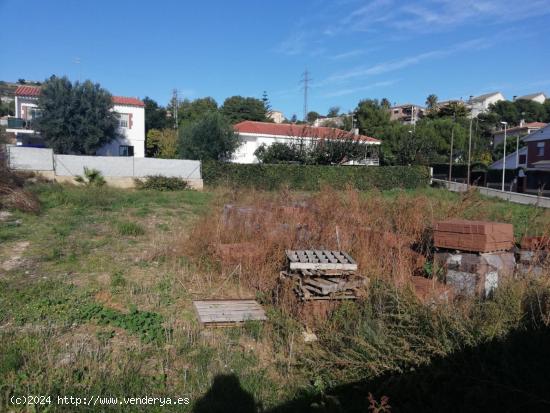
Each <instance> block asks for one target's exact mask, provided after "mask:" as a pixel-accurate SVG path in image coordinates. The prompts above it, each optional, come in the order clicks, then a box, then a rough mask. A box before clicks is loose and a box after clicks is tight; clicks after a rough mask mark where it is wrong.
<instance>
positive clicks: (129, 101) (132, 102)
mask: <svg viewBox="0 0 550 413" xmlns="http://www.w3.org/2000/svg"><path fill="white" fill-rule="evenodd" d="M113 103H114V104H115V105H127V106H141V107H144V106H145V104H144V103H143V102H142V101H141V100H139V99H138V98H127V97H124V96H113Z"/></svg>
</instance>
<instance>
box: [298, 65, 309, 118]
mask: <svg viewBox="0 0 550 413" xmlns="http://www.w3.org/2000/svg"><path fill="white" fill-rule="evenodd" d="M309 75H310V73H309V72H308V70H307V68H306V70H305V72H304V73H303V74H302V80H301V81H300V83H303V84H304V121H307V94H308V89H309V82H311V78H310V77H309Z"/></svg>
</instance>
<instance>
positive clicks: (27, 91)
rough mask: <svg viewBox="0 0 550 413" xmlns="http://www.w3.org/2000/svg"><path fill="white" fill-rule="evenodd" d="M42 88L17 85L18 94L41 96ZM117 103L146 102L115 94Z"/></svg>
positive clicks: (130, 104) (135, 104)
mask: <svg viewBox="0 0 550 413" xmlns="http://www.w3.org/2000/svg"><path fill="white" fill-rule="evenodd" d="M40 91H41V89H40V88H39V87H38V86H17V89H15V95H16V96H40ZM113 103H114V104H115V105H127V106H140V107H143V106H145V104H144V103H143V102H142V101H141V100H139V99H138V98H128V97H124V96H113Z"/></svg>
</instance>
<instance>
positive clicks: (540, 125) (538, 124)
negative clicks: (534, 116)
mask: <svg viewBox="0 0 550 413" xmlns="http://www.w3.org/2000/svg"><path fill="white" fill-rule="evenodd" d="M546 125H548V124H547V123H544V122H525V123H524V124H523V126H514V127H513V128H508V129H507V131H508V132H514V131H518V130H523V129H542V128H544V127H545V126H546ZM501 133H504V129H502V130H498V131H496V132H494V135H499V134H501Z"/></svg>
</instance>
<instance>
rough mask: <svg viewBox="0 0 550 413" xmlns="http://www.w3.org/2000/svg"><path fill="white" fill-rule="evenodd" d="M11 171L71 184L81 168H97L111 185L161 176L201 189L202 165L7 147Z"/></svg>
mask: <svg viewBox="0 0 550 413" xmlns="http://www.w3.org/2000/svg"><path fill="white" fill-rule="evenodd" d="M7 156H8V163H9V166H10V168H11V169H14V170H21V171H34V172H40V173H42V174H43V175H45V176H52V177H53V179H55V180H56V181H64V182H74V179H73V178H74V177H75V176H77V175H82V174H83V173H84V167H87V168H90V169H97V170H98V171H100V172H101V174H102V175H103V176H104V177H105V179H106V180H107V183H109V184H111V185H114V186H123V187H129V186H133V183H134V182H133V180H134V178H143V177H145V176H148V175H162V176H166V177H177V178H182V179H185V180H187V181H188V182H189V183H190V184H191V185H192V186H193V187H195V188H199V189H200V188H202V177H201V162H200V161H192V160H186V159H155V158H134V157H120V156H80V155H55V154H54V153H53V151H52V150H51V149H44V148H28V147H21V146H13V145H7Z"/></svg>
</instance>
